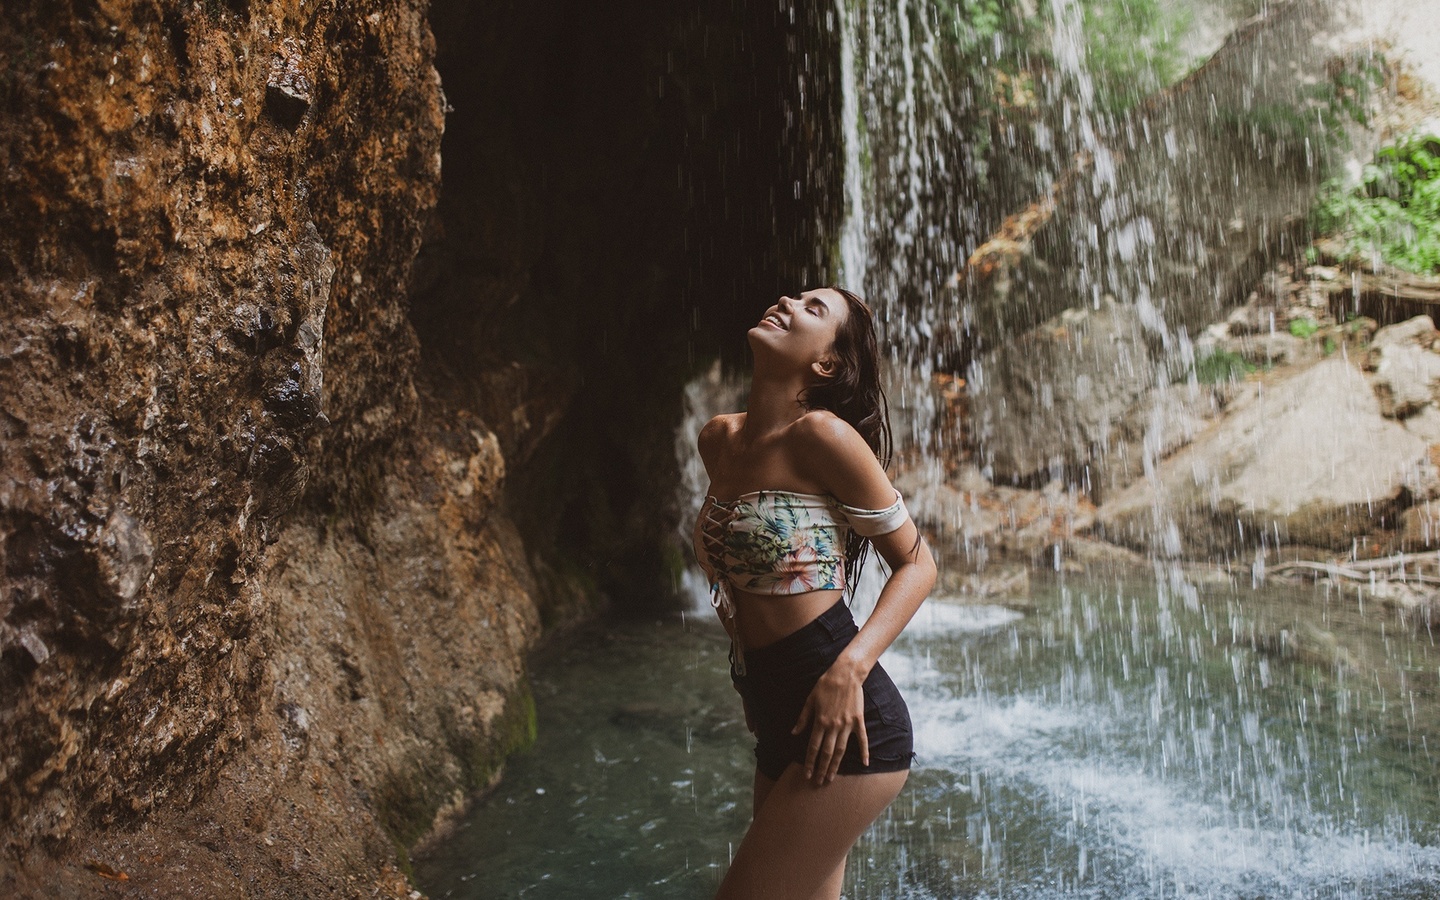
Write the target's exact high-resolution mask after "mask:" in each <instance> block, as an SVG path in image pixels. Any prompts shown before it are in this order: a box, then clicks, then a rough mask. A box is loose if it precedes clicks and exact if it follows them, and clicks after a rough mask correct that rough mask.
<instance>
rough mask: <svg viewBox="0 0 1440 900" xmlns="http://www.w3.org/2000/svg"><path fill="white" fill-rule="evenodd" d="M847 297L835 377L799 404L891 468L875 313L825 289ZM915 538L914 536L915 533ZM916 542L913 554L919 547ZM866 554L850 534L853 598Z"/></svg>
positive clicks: (866, 543) (853, 297)
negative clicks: (828, 416)
mask: <svg viewBox="0 0 1440 900" xmlns="http://www.w3.org/2000/svg"><path fill="white" fill-rule="evenodd" d="M826 289H827V290H831V291H834V292H835V293H837V294H839V295H840V296H842V297H844V298H845V305H846V307H848V312H849V315H847V316H846V317H845V321H844V322H842V323H840V328H839V330H838V331H836V332H835V346H834V347H833V348H832V351H831V352H832V355H833V359H834V363H835V374H834V375H833V376H831V377H830V378H829V379H827V380H826V381H823V382H821V383H819V384H815V385H812V386H810V387H809V388H808V389H806V391H805V393H804V395H803V396H802V397H801V398H800V402H801V404H802V405H804V406H805V408H806V409H828V410H829V411H830V412H833V413H834V414H835V415H837V416H839V417H840V418H842V419H844V420H845V421H846V422H849V423H850V425H851V426H852V427H854V429H855V430H856V431H858V432H860V436H861V437H862V438H864V439H865V443H866V444H868V445H869V446H870V449H871V451H873V452H874V453H875V458H876V459H878V460H880V466H881V468H889V466H890V457H891V454H892V452H893V450H894V441H893V439H892V437H891V435H890V403H889V401H888V400H887V399H886V397H885V389H884V387H883V386H881V384H880V341H879V338H878V337H877V336H876V333H875V313H874V311H873V310H871V309H870V305H869V304H868V303H866V302H865V301H864V300H863V299H862V298H861V297H860V295H859V294H856V293H855V292H854V291H849V290H846V289H845V288H842V287H840V286H838V285H828V286H827V287H826ZM917 538H918V535H917ZM919 546H920V544H919V541H918V539H917V541H916V544H915V547H914V548H912V549H911V553H912V554H913V553H914V552H915V550H918V549H919ZM869 551H870V539H869V538H866V537H861V536H860V535H859V534H856V533H855V532H854V531H851V532H850V537H849V539H848V540H847V541H846V543H845V584H846V586H847V588H848V589H849V592H850V596H851V597H854V596H855V585H856V583H857V582H858V581H859V576H860V569H861V567H862V566H863V565H864V562H865V557H866V556H867V555H868V554H869Z"/></svg>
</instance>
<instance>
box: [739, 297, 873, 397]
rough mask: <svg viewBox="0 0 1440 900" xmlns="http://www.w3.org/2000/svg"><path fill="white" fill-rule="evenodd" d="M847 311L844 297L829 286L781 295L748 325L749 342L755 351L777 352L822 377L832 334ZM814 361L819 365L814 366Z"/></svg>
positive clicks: (842, 321)
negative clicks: (750, 325) (817, 367)
mask: <svg viewBox="0 0 1440 900" xmlns="http://www.w3.org/2000/svg"><path fill="white" fill-rule="evenodd" d="M849 314H850V310H849V305H848V304H847V303H846V302H845V298H844V297H843V296H841V295H840V293H839V292H837V291H833V290H830V289H829V288H821V289H819V290H814V291H805V292H804V293H802V294H801V295H800V296H798V297H781V298H780V299H779V300H777V301H776V302H775V305H774V306H772V307H770V308H769V309H767V310H765V315H764V316H762V317H761V319H760V322H759V323H758V324H757V325H756V326H755V327H754V328H751V329H750V331H749V334H748V337H749V339H750V346H751V348H752V349H753V350H754V351H755V353H756V354H760V353H762V352H764V353H767V354H772V355H778V356H780V357H781V358H783V359H785V360H787V361H793V362H794V363H796V364H797V365H799V366H803V367H805V368H810V369H812V370H813V371H815V374H816V375H819V376H822V377H823V376H824V375H825V374H827V373H826V372H825V371H824V367H825V366H826V365H828V361H829V360H830V358H831V350H832V349H833V348H834V346H835V335H836V334H837V333H838V332H839V331H840V326H841V325H842V324H844V322H845V318H846V317H847V316H848V315H849ZM817 365H818V366H820V367H821V368H820V369H814V367H815V366H817Z"/></svg>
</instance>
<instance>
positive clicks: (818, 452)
mask: <svg viewBox="0 0 1440 900" xmlns="http://www.w3.org/2000/svg"><path fill="white" fill-rule="evenodd" d="M793 440H794V443H795V446H796V449H798V450H799V451H800V452H801V453H803V454H804V455H805V456H806V457H809V458H811V459H812V460H813V461H814V462H827V461H834V457H835V455H836V454H839V455H841V456H855V455H857V454H858V455H860V456H862V457H869V458H870V459H874V458H875V453H874V451H872V450H871V449H870V445H869V444H867V443H865V438H863V437H861V436H860V432H858V431H856V430H855V426H854V425H851V424H850V423H849V422H847V421H845V420H844V419H842V418H840V417H839V416H837V415H835V413H833V412H831V411H830V410H828V409H812V410H811V411H809V412H807V413H806V414H805V415H803V416H801V417H800V418H799V419H798V420H797V421H796V422H795V424H794V426H793Z"/></svg>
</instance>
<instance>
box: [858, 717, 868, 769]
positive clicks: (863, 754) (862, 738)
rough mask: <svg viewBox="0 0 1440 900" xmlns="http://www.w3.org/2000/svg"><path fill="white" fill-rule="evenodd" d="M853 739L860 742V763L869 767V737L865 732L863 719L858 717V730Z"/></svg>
mask: <svg viewBox="0 0 1440 900" xmlns="http://www.w3.org/2000/svg"><path fill="white" fill-rule="evenodd" d="M855 738H856V739H857V740H858V741H859V742H860V763H861V764H862V765H866V766H868V765H870V735H868V734H866V732H865V717H864V716H861V717H860V729H859V730H858V731H856V732H855Z"/></svg>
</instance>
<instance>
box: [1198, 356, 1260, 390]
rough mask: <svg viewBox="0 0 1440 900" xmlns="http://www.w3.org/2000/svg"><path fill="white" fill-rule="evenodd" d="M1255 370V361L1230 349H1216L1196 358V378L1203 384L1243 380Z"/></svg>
mask: <svg viewBox="0 0 1440 900" xmlns="http://www.w3.org/2000/svg"><path fill="white" fill-rule="evenodd" d="M1254 371H1256V367H1255V365H1254V364H1253V363H1251V362H1250V361H1249V360H1247V359H1245V357H1243V356H1241V355H1240V354H1238V353H1233V352H1231V351H1229V350H1216V351H1215V352H1213V353H1210V354H1208V355H1206V356H1202V357H1200V358H1199V359H1197V360H1195V380H1196V381H1199V382H1200V383H1201V384H1220V383H1221V382H1226V381H1241V380H1243V379H1244V378H1245V376H1246V375H1249V374H1250V373H1251V372H1254Z"/></svg>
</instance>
